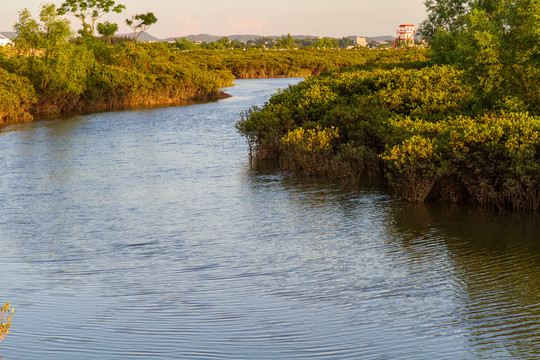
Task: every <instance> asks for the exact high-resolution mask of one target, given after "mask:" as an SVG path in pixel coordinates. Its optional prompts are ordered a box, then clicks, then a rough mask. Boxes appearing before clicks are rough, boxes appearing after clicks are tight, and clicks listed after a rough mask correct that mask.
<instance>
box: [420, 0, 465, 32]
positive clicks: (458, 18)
mask: <svg viewBox="0 0 540 360" xmlns="http://www.w3.org/2000/svg"><path fill="white" fill-rule="evenodd" d="M474 2H475V1H474V0H425V1H424V5H425V6H426V11H427V15H428V17H427V19H426V20H424V21H423V22H422V24H421V25H420V28H419V31H420V33H421V34H422V36H423V37H424V38H425V39H427V40H429V41H431V40H433V38H435V37H436V34H437V33H438V32H445V33H456V32H458V31H460V30H461V29H463V27H464V25H465V20H464V18H465V15H466V14H467V12H468V11H469V9H470V7H471V5H472V4H473V3H474Z"/></svg>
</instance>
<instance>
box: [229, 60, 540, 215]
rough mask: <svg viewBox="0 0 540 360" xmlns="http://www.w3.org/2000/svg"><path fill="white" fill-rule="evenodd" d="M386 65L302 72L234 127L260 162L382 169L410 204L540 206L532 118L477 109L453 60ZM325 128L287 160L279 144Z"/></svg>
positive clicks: (333, 170) (343, 171) (539, 152)
mask: <svg viewBox="0 0 540 360" xmlns="http://www.w3.org/2000/svg"><path fill="white" fill-rule="evenodd" d="M387 54H392V56H395V57H397V58H399V57H400V56H401V54H403V52H402V51H395V52H390V51H387V52H386V54H385V56H388V55H387ZM391 63H392V62H389V61H388V60H387V59H386V61H385V62H384V63H383V64H381V66H379V67H378V68H377V66H376V65H377V64H376V63H372V64H371V68H369V69H349V70H340V71H335V72H332V73H328V74H324V75H322V76H319V77H312V78H308V79H306V80H305V81H303V82H301V83H299V84H298V85H295V86H292V87H289V88H288V89H285V90H283V91H280V92H278V93H277V94H275V95H274V96H273V97H272V98H271V99H270V100H269V101H268V102H267V103H266V104H265V105H264V106H263V107H260V108H254V109H251V110H250V111H248V112H246V113H245V114H244V115H243V117H242V119H241V120H240V121H238V123H237V124H236V127H237V129H238V130H239V132H240V133H242V134H243V135H244V136H246V138H247V139H248V143H249V144H250V149H251V151H252V152H253V154H254V155H255V156H257V157H259V158H269V157H270V158H272V157H280V158H281V159H282V160H283V163H284V164H286V166H287V167H289V168H296V169H302V170H303V171H304V172H306V173H326V174H328V175H330V176H334V177H342V178H344V179H345V180H346V181H350V182H353V183H354V182H356V181H358V178H359V176H360V174H361V173H365V172H367V173H370V174H380V173H383V172H384V173H386V175H387V176H388V178H389V180H390V183H391V185H392V186H393V187H394V188H395V189H396V191H397V192H398V193H399V194H401V195H402V196H403V197H404V198H406V199H408V200H411V201H415V202H422V201H425V199H427V198H431V197H433V198H440V199H444V200H447V201H454V202H458V201H465V200H470V201H474V202H478V203H482V204H491V205H497V206H511V207H513V208H515V209H539V208H540V143H539V136H538V132H539V130H540V127H539V124H540V123H539V118H538V117H534V116H531V115H529V114H527V113H515V112H510V111H501V110H492V111H489V110H488V109H484V108H482V107H480V106H479V104H478V102H477V100H476V97H475V96H474V94H475V91H474V89H473V87H472V86H471V85H470V83H469V82H468V81H467V78H466V76H465V75H464V71H463V70H458V69H456V68H455V67H453V66H449V65H443V66H440V65H432V66H425V67H422V68H419V69H415V68H410V69H404V68H402V67H393V68H392V66H388V64H391ZM394 64H399V61H395V62H394ZM331 127H335V128H338V129H339V137H336V138H334V139H333V142H332V146H331V147H330V148H328V150H326V151H325V152H318V153H317V154H316V155H313V156H311V158H310V159H309V160H306V157H309V154H310V153H309V152H303V153H301V155H302V156H301V157H300V156H298V155H296V156H293V157H292V160H291V154H290V146H288V144H287V142H284V141H280V139H282V138H283V137H284V136H290V134H297V132H298V131H303V132H307V131H310V130H311V131H315V133H316V132H317V131H320V129H327V128H331ZM299 129H301V130H299ZM317 129H319V130H317ZM296 153H298V151H296ZM298 159H301V161H299V160H298ZM305 164H309V166H306V165H305ZM306 168H307V169H308V171H306ZM312 169H316V171H313V170H312Z"/></svg>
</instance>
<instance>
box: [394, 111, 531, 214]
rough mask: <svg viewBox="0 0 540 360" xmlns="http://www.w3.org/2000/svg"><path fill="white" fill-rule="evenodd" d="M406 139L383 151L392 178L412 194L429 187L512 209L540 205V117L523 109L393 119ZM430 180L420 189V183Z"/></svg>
mask: <svg viewBox="0 0 540 360" xmlns="http://www.w3.org/2000/svg"><path fill="white" fill-rule="evenodd" d="M391 131H394V132H399V133H405V134H406V139H405V140H404V141H402V142H401V143H399V144H396V145H394V146H393V147H391V148H390V147H389V148H388V150H387V151H386V153H385V155H384V159H385V160H386V161H387V162H388V165H389V172H390V177H391V181H392V184H393V185H394V186H395V187H396V189H397V190H399V191H401V192H402V193H405V194H406V197H408V198H410V199H411V200H416V201H422V200H423V199H424V198H425V197H426V196H428V195H429V194H430V192H431V195H433V196H440V197H442V198H444V199H446V200H451V201H459V200H462V199H463V198H468V199H471V200H473V201H475V202H479V203H482V204H493V205H497V206H503V205H509V206H512V207H514V208H516V209H531V210H537V209H539V208H540V162H539V160H538V159H540V136H539V131H540V118H538V117H531V116H529V115H527V114H524V113H505V112H502V113H498V114H490V115H479V116H476V117H468V116H455V117H448V118H445V119H443V120H441V121H438V122H437V123H429V122H423V121H419V120H414V121H413V120H411V119H410V118H401V119H395V120H394V121H393V122H392V124H391ZM426 182H427V183H429V185H430V186H429V188H425V189H422V190H419V189H418V188H417V187H416V186H417V185H418V184H425V183H426Z"/></svg>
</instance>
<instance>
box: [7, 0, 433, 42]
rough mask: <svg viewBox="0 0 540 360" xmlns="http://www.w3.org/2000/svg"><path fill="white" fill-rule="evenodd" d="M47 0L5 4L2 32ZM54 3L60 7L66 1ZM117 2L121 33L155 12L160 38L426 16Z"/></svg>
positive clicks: (343, 29) (212, 0) (300, 2)
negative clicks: (137, 17) (136, 18)
mask: <svg viewBox="0 0 540 360" xmlns="http://www.w3.org/2000/svg"><path fill="white" fill-rule="evenodd" d="M46 2H47V1H38V0H18V1H16V2H15V1H10V2H7V3H5V4H2V11H1V12H0V24H1V26H0V31H13V24H15V23H16V22H17V20H18V11H19V10H22V9H23V8H27V9H28V10H30V12H31V13H32V14H34V15H35V16H36V17H37V14H38V13H39V9H40V8H41V4H42V3H46ZM49 2H51V1H49ZM52 2H53V3H54V4H55V5H57V6H58V5H60V4H61V3H62V1H52ZM116 3H122V4H125V5H126V6H127V9H126V10H125V11H124V13H123V14H113V15H112V16H108V17H107V18H106V19H104V20H110V21H114V22H117V23H118V24H119V25H120V29H119V33H128V32H129V31H130V30H129V28H127V26H125V25H124V19H125V18H126V17H131V15H133V14H136V13H141V12H148V11H152V12H154V14H155V15H156V17H157V18H158V22H157V24H155V25H153V26H152V27H151V28H150V29H149V31H148V32H149V33H150V34H152V35H153V36H156V37H158V38H167V37H179V36H187V35H191V34H210V35H217V36H226V35H233V34H250V35H261V36H263V35H282V34H287V33H290V34H292V35H314V36H331V37H338V38H339V37H344V36H350V35H358V36H368V37H370V36H384V35H392V36H395V35H396V29H397V27H398V26H399V25H400V24H414V25H416V26H417V25H418V24H419V23H420V22H421V21H422V20H424V19H425V17H426V11H425V6H424V4H423V3H424V0H412V1H397V0H378V1H368V0H354V1H353V0H333V1H322V0H295V1H290V0H273V1H269V2H265V3H257V2H255V3H254V2H253V1H248V0H228V1H216V0H206V1H190V2H177V1H175V0H153V1H151V2H149V1H143V0H126V1H116ZM69 19H70V20H71V22H72V25H73V27H74V28H76V27H77V26H78V25H79V20H78V19H76V18H74V17H69Z"/></svg>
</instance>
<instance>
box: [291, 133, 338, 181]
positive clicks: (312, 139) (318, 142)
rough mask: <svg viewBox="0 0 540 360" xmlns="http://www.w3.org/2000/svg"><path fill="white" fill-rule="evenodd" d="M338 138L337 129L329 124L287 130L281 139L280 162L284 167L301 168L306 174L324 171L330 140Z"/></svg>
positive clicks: (330, 144) (326, 166)
mask: <svg viewBox="0 0 540 360" xmlns="http://www.w3.org/2000/svg"><path fill="white" fill-rule="evenodd" d="M338 138H339V133H338V129H337V128H335V127H333V126H331V127H329V128H324V129H323V128H321V127H320V126H316V127H315V129H307V130H306V129H304V128H303V127H299V128H296V129H294V130H291V131H289V132H288V133H287V134H285V135H284V136H283V138H282V139H281V144H282V147H283V155H282V157H281V160H282V164H283V165H284V166H285V167H286V168H293V169H302V170H303V172H304V173H305V174H306V175H313V174H321V173H324V172H325V171H326V170H327V168H328V164H327V163H326V160H327V159H328V154H329V153H330V151H331V146H332V142H333V141H334V140H335V139H338Z"/></svg>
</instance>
